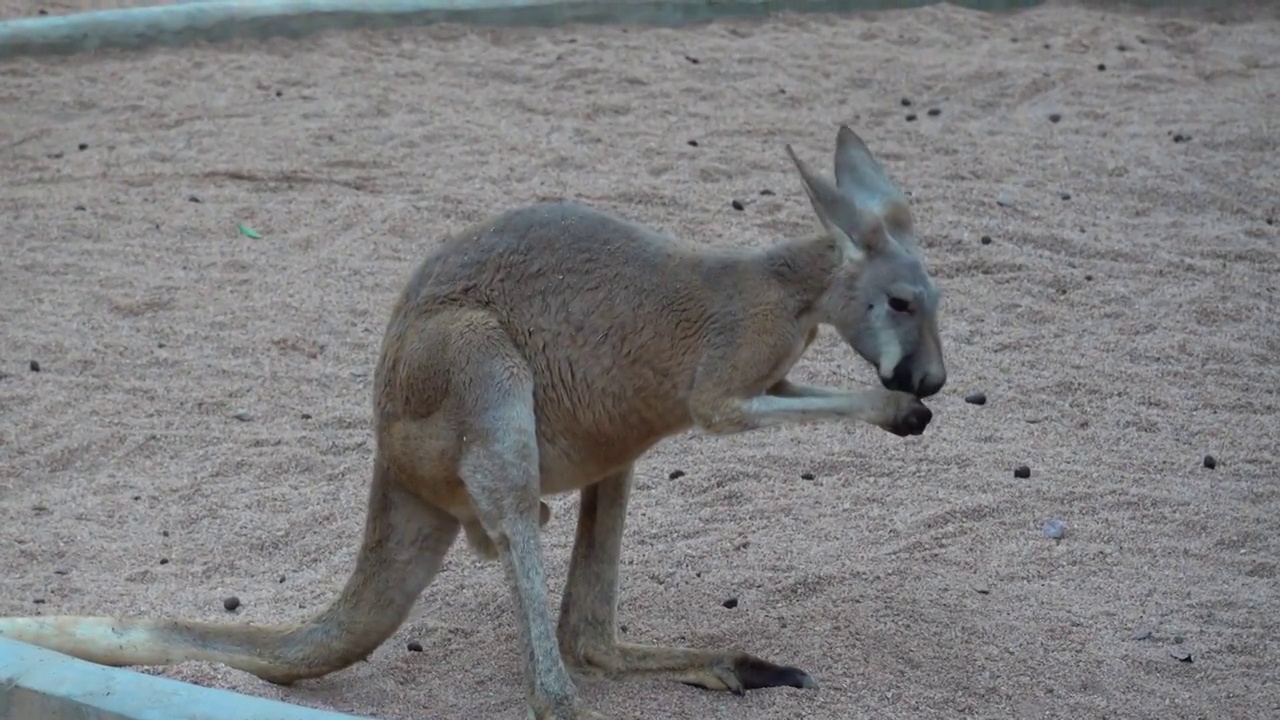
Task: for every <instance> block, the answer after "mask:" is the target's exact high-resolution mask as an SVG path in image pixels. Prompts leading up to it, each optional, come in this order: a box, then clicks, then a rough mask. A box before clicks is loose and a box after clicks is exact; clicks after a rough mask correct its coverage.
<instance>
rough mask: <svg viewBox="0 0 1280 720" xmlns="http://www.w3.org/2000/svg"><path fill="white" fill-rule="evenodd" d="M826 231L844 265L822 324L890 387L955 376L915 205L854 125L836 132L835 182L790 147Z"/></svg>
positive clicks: (925, 386) (935, 387)
mask: <svg viewBox="0 0 1280 720" xmlns="http://www.w3.org/2000/svg"><path fill="white" fill-rule="evenodd" d="M787 154H789V155H790V156H791V159H792V161H793V162H795V164H796V168H797V169H799V171H800V178H801V180H802V181H803V183H804V189H805V192H807V193H808V195H809V200H810V202H812V204H813V209H814V211H815V212H816V213H817V215H818V220H819V222H820V223H821V224H822V227H823V229H824V230H825V231H826V232H827V233H828V234H829V235H830V236H831V238H832V239H833V240H835V242H836V244H837V245H838V246H839V247H840V250H841V253H842V255H843V263H842V265H841V267H840V268H839V270H838V271H837V272H836V276H835V278H834V279H833V281H832V282H831V285H830V287H829V288H828V289H827V292H826V294H825V295H824V296H823V298H822V304H821V307H820V312H821V321H822V322H824V323H826V324H828V325H831V326H832V327H834V328H835V329H836V331H837V332H839V333H840V335H841V337H843V338H844V339H845V342H847V343H849V345H850V346H851V347H853V349H854V350H855V351H856V352H857V353H858V354H859V355H861V356H862V357H863V359H865V360H866V361H867V362H869V363H871V365H872V366H874V367H875V368H876V371H877V373H878V374H879V376H880V382H881V383H882V384H883V385H884V386H885V387H886V388H888V389H890V390H900V391H903V392H909V393H912V394H914V395H916V396H918V397H922V398H923V397H928V396H930V395H933V394H935V393H937V392H938V391H939V390H941V389H942V386H943V385H944V384H946V381H947V369H946V365H945V363H944V362H943V359H942V342H941V341H940V339H939V337H938V301H939V296H938V290H937V288H935V287H934V284H933V281H932V280H931V279H930V278H929V273H928V272H927V271H926V270H925V267H924V261H923V258H922V257H921V254H920V246H919V243H918V242H917V240H916V236H915V231H914V229H913V228H912V221H911V210H910V208H909V207H908V205H907V199H906V197H905V196H904V195H903V193H902V191H901V190H900V189H899V188H898V186H897V184H896V183H895V182H894V181H893V180H892V179H891V178H890V177H889V175H888V174H887V173H885V171H884V169H883V168H882V167H880V163H879V162H878V161H877V160H876V159H875V157H873V156H872V154H871V151H870V150H869V149H867V145H866V143H864V142H863V141H862V139H861V138H859V137H858V136H857V135H856V134H855V133H854V132H853V131H852V130H850V129H849V128H848V127H846V126H841V127H840V131H839V133H838V134H837V136H836V152H835V178H836V183H835V185H832V184H831V183H829V182H827V181H826V180H824V179H823V178H821V177H818V176H817V175H815V174H814V173H813V172H812V171H811V170H810V169H809V167H808V166H807V165H806V164H805V163H804V162H803V161H801V160H800V158H798V157H797V156H796V154H795V151H793V150H792V149H791V146H790V145H788V146H787Z"/></svg>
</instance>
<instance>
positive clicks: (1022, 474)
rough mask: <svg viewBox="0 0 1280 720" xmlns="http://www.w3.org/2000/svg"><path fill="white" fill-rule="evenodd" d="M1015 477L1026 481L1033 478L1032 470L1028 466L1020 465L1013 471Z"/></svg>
mask: <svg viewBox="0 0 1280 720" xmlns="http://www.w3.org/2000/svg"><path fill="white" fill-rule="evenodd" d="M1013 476H1014V477H1016V478H1018V479H1020V480H1026V479H1027V478H1029V477H1031V468H1029V467H1027V466H1026V465H1019V466H1018V467H1016V468H1014V469H1013Z"/></svg>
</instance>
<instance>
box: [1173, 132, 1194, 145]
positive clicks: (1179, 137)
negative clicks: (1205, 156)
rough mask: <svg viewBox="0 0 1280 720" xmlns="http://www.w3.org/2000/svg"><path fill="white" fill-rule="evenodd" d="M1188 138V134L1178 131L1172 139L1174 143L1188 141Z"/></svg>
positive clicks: (1189, 138)
mask: <svg viewBox="0 0 1280 720" xmlns="http://www.w3.org/2000/svg"><path fill="white" fill-rule="evenodd" d="M1190 140H1191V136H1190V135H1183V134H1182V133H1178V134H1177V135H1174V136H1173V141H1174V142H1176V143H1184V142H1189V141H1190Z"/></svg>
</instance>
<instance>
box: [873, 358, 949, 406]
mask: <svg viewBox="0 0 1280 720" xmlns="http://www.w3.org/2000/svg"><path fill="white" fill-rule="evenodd" d="M880 382H881V384H883V385H884V386H885V388H887V389H889V390H895V391H897V392H905V393H911V394H912V395H915V396H916V397H918V398H927V397H930V396H932V395H937V394H938V391H940V390H942V386H943V385H946V384H947V376H946V373H940V372H936V371H929V370H922V369H921V368H920V367H919V363H917V362H916V356H915V355H908V356H906V357H904V358H902V359H901V360H899V361H898V364H897V365H896V366H895V367H894V368H893V375H891V376H890V377H888V378H885V377H881V378H880Z"/></svg>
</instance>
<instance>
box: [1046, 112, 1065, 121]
mask: <svg viewBox="0 0 1280 720" xmlns="http://www.w3.org/2000/svg"><path fill="white" fill-rule="evenodd" d="M1060 120H1062V115H1059V114H1058V113H1050V114H1049V122H1051V123H1056V122H1058V121H1060Z"/></svg>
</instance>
